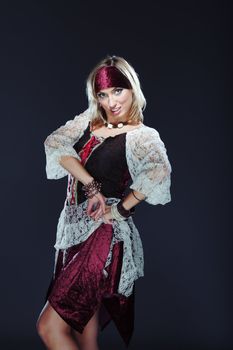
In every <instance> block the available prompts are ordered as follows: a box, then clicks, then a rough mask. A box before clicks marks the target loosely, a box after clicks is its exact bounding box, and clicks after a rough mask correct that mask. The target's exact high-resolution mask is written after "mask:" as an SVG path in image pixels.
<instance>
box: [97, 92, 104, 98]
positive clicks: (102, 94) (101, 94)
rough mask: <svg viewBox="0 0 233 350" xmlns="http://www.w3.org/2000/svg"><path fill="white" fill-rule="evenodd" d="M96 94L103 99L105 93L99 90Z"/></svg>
mask: <svg viewBox="0 0 233 350" xmlns="http://www.w3.org/2000/svg"><path fill="white" fill-rule="evenodd" d="M97 96H98V97H99V98H100V99H103V98H104V97H105V94H104V93H103V92H100V93H98V94H97Z"/></svg>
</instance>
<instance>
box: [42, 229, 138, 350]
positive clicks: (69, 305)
mask: <svg viewBox="0 0 233 350" xmlns="http://www.w3.org/2000/svg"><path fill="white" fill-rule="evenodd" d="M112 236H113V228H112V225H110V224H104V223H102V224H101V225H100V226H99V227H98V228H97V229H96V230H95V231H94V232H93V233H92V234H91V236H90V237H89V238H88V239H87V240H86V241H84V242H82V243H80V244H77V245H74V246H72V247H70V248H68V249H66V251H63V250H59V252H58V258H57V262H56V266H55V273H54V276H53V278H52V280H51V283H50V285H49V288H48V290H47V293H46V298H45V301H47V300H48V301H49V303H50V304H51V306H52V307H53V308H54V309H55V311H56V312H57V313H58V314H59V315H60V317H61V318H62V319H63V320H64V321H65V322H66V323H67V324H69V325H70V326H71V327H72V328H73V329H74V330H76V331H78V332H80V333H82V332H83V330H84V328H85V326H86V324H87V323H88V321H89V320H90V319H91V317H92V316H93V314H94V313H95V311H96V310H97V309H98V308H99V326H100V330H101V331H102V330H103V329H104V328H105V327H106V326H107V325H108V324H109V322H110V321H111V320H113V322H114V323H115V325H116V327H117V329H118V331H119V334H120V336H121V337H122V339H123V341H124V343H125V344H126V346H128V345H129V343H130V339H131V337H132V334H133V329H134V299H135V287H134V289H133V293H132V294H131V295H130V296H129V297H126V296H124V295H122V294H119V293H118V283H119V279H120V274H121V266H122V258H123V242H118V243H116V244H115V245H114V246H113V252H112V253H113V254H112V261H111V263H110V265H108V266H107V267H106V268H105V270H106V271H107V272H108V275H107V276H106V274H104V273H103V270H104V266H105V262H106V259H107V256H108V253H109V249H110V244H111V241H112ZM63 254H65V256H64V257H63ZM63 258H64V260H63Z"/></svg>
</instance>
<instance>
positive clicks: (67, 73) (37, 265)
mask: <svg viewBox="0 0 233 350" xmlns="http://www.w3.org/2000/svg"><path fill="white" fill-rule="evenodd" d="M0 13H1V21H0V26H1V34H2V40H1V68H2V72H1V95H2V100H1V110H2V111H1V142H2V147H1V149H2V151H1V164H2V165H1V166H2V171H1V177H2V180H1V184H2V190H1V192H2V196H1V198H2V200H1V205H2V209H1V213H2V225H1V227H2V233H1V253H0V254H1V313H0V315H1V316H0V318H1V327H0V332H1V335H0V345H1V349H4V350H9V349H16V348H17V349H19V348H22V349H33V350H39V349H41V350H42V349H44V347H43V345H42V342H41V340H40V339H39V337H38V336H37V333H36V329H35V323H36V319H37V317H38V315H39V313H40V311H41V308H42V306H43V301H44V296H45V293H46V290H47V287H48V284H49V282H50V278H51V275H52V271H53V263H54V248H53V245H54V242H55V233H56V225H57V220H58V216H59V214H60V211H61V209H62V206H63V203H64V199H65V195H66V181H67V179H66V178H63V179H61V180H57V181H56V180H47V179H46V174H45V154H44V146H43V142H44V140H45V138H46V137H47V135H48V134H50V133H51V132H52V131H53V130H55V129H56V128H57V127H59V126H60V125H63V124H64V123H65V122H66V121H67V120H69V119H73V118H74V116H75V115H76V114H79V113H81V112H82V111H83V110H84V109H86V107H87V98H86V95H85V79H86V77H87V75H88V73H89V71H90V70H91V69H92V68H93V66H94V65H95V64H96V63H97V62H98V61H99V60H100V59H102V58H103V57H104V56H105V55H106V54H115V55H120V56H123V57H125V58H126V59H127V60H128V61H129V62H130V63H131V64H132V65H133V66H134V68H135V70H136V71H137V73H138V74H139V78H140V81H141V84H142V89H143V91H144V94H145V96H146V99H147V103H148V105H147V108H146V110H145V113H144V116H145V119H144V122H145V124H146V125H148V126H151V127H154V128H156V129H157V130H158V131H159V133H160V136H161V138H162V140H163V141H164V143H165V145H166V148H167V151H168V156H169V160H170V162H171V165H172V168H173V173H172V187H171V195H172V201H171V202H170V203H169V204H167V205H165V206H161V205H158V206H152V205H149V204H146V203H142V204H141V205H140V206H138V209H137V215H136V217H135V223H136V225H137V227H138V229H139V231H140V234H141V237H142V241H143V245H144V253H145V277H144V278H143V279H140V280H138V281H137V282H136V310H135V311H136V314H135V332H134V336H133V339H132V342H131V346H130V348H129V350H136V349H141V348H142V346H143V347H144V348H145V349H158V350H160V349H166V350H167V349H168V350H173V349H185V350H191V349H194V350H199V349H211V350H212V349H213V350H225V349H232V348H233V335H232V313H231V306H232V305H231V296H232V295H231V289H230V286H231V283H230V282H231V276H232V264H231V263H232V257H231V254H232V253H231V252H232V236H231V234H230V193H229V188H228V183H229V182H230V181H229V180H230V165H229V163H230V138H231V133H230V108H229V107H230V79H229V77H230V71H231V65H232V38H231V37H230V24H231V22H230V21H231V16H232V2H231V1H202V2H198V1H188V2H187V1H170V2H168V1H154V2H149V1H148V3H147V2H145V1H143V2H141V3H138V4H136V3H134V2H131V1H129V2H124V3H122V2H119V1H118V2H110V1H109V2H107V1H100V2H98V1H95V2H93V3H92V2H87V1H33V0H32V1H28V2H27V1H8V2H5V4H4V2H2V3H1V11H0ZM100 344H101V350H105V349H111V350H120V349H124V344H123V342H122V340H121V339H120V336H119V334H118V332H117V330H116V328H115V326H114V325H113V323H111V324H110V325H109V326H108V327H107V328H106V329H105V330H104V332H103V333H101V335H100Z"/></svg>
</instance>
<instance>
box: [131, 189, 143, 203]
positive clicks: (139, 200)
mask: <svg viewBox="0 0 233 350" xmlns="http://www.w3.org/2000/svg"><path fill="white" fill-rule="evenodd" d="M132 194H133V196H134V197H135V198H136V199H137V200H138V201H139V202H141V201H143V199H139V198H138V197H136V196H135V193H134V190H132Z"/></svg>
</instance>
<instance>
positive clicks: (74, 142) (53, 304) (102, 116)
mask: <svg viewBox="0 0 233 350" xmlns="http://www.w3.org/2000/svg"><path fill="white" fill-rule="evenodd" d="M86 89H87V90H86V91H87V96H88V102H89V108H88V109H87V110H86V111H84V112H83V113H81V114H79V115H77V116H75V118H74V119H73V120H70V121H68V122H67V123H66V124H65V125H63V126H61V127H60V128H58V129H57V130H55V131H54V132H52V133H51V135H49V136H48V137H47V138H46V140H45V143H44V144H45V153H46V161H47V162H46V173H47V178H48V179H60V178H62V177H64V176H66V175H68V186H67V195H66V199H65V203H64V208H63V210H62V212H61V214H60V217H59V221H58V225H57V236H56V244H55V248H56V256H55V267H54V275H53V277H52V280H51V284H50V286H49V288H48V292H47V295H46V303H45V306H44V308H43V310H42V312H41V314H40V316H39V318H38V321H37V329H38V333H39V335H40V336H41V338H42V340H43V341H44V343H45V345H46V347H47V348H48V349H52V350H55V349H56V350H58V349H66V350H71V349H72V350H74V349H76V350H77V349H81V350H97V349H98V339H97V338H98V332H99V330H103V329H104V328H105V326H106V325H107V324H108V323H109V322H110V320H111V319H112V320H113V321H114V323H115V325H116V327H117V329H118V331H119V333H120V335H121V337H122V339H123V341H124V342H125V344H126V346H128V345H129V342H130V339H131V337H132V334H133V327H134V296H135V280H136V279H137V278H139V277H142V276H143V249H142V243H141V239H140V236H139V233H138V230H137V228H136V227H135V225H134V222H133V219H132V216H133V215H134V214H135V207H136V205H137V204H138V203H140V202H141V201H142V200H145V201H146V202H147V203H150V204H153V205H156V204H163V205H164V204H166V203H168V202H170V201H171V196H170V174H171V165H170V163H169V160H168V157H167V154H166V148H165V146H164V143H163V142H162V140H161V139H160V136H159V133H158V132H157V131H156V130H155V129H153V128H151V127H148V126H146V125H145V124H143V114H142V111H143V110H144V109H145V106H146V100H145V98H144V95H143V93H142V90H141V87H140V82H139V79H138V76H137V73H136V72H135V70H134V69H133V67H132V66H131V65H130V64H129V63H128V62H127V61H126V60H125V59H124V58H122V57H118V56H107V57H106V58H104V59H103V60H102V61H101V62H99V63H98V64H97V65H96V66H95V67H94V69H93V70H92V71H91V72H90V74H89V76H88V78H87V88H86Z"/></svg>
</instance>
